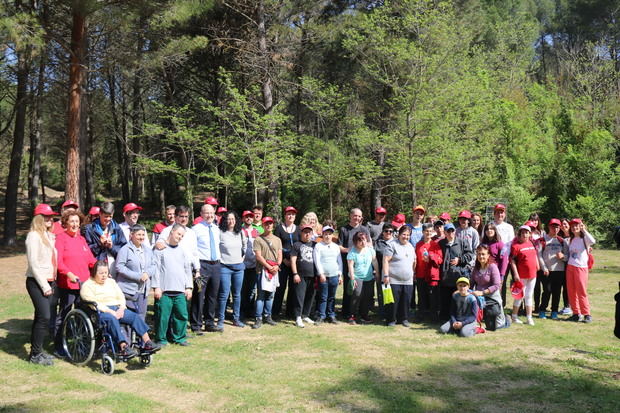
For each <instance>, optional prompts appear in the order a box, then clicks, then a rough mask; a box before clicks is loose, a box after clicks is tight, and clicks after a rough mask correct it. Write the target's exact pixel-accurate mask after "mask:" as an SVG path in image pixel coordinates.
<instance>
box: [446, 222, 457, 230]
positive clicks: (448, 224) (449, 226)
mask: <svg viewBox="0 0 620 413" xmlns="http://www.w3.org/2000/svg"><path fill="white" fill-rule="evenodd" d="M443 230H444V231H450V230H452V231H456V228H454V224H452V223H451V222H448V223H447V224H446V225H444V226H443Z"/></svg>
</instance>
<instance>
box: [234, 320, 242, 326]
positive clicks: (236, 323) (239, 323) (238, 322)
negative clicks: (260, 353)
mask: <svg viewBox="0 0 620 413" xmlns="http://www.w3.org/2000/svg"><path fill="white" fill-rule="evenodd" d="M233 326H235V327H239V328H243V327H245V323H244V322H243V321H240V320H234V321H233Z"/></svg>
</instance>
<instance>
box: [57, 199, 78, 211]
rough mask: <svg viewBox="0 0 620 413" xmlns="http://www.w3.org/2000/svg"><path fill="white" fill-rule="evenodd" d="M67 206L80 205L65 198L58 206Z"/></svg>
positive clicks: (76, 206)
mask: <svg viewBox="0 0 620 413" xmlns="http://www.w3.org/2000/svg"><path fill="white" fill-rule="evenodd" d="M69 206H72V207H74V208H75V209H78V208H79V207H80V206H79V205H78V203H77V202H75V201H71V200H70V199H67V200H66V201H65V202H63V203H62V205H61V206H60V207H61V208H66V207H69Z"/></svg>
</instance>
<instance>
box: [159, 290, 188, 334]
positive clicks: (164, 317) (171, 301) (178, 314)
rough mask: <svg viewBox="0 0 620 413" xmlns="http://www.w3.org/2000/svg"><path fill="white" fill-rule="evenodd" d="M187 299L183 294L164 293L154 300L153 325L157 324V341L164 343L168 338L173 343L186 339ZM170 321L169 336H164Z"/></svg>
mask: <svg viewBox="0 0 620 413" xmlns="http://www.w3.org/2000/svg"><path fill="white" fill-rule="evenodd" d="M187 320H188V315H187V299H186V298H185V294H183V293H179V294H174V295H168V294H166V293H164V294H163V295H162V296H161V298H160V299H159V300H155V325H156V326H157V334H156V337H157V339H156V340H157V341H158V342H160V343H165V342H167V341H168V338H169V339H170V341H172V342H173V343H182V342H184V341H185V340H186V335H187V333H186V326H187ZM169 323H172V325H171V327H172V328H171V329H170V337H166V333H167V332H168V324H169Z"/></svg>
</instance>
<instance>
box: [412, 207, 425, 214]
mask: <svg viewBox="0 0 620 413" xmlns="http://www.w3.org/2000/svg"><path fill="white" fill-rule="evenodd" d="M416 211H422V213H423V214H426V209H424V207H423V206H422V205H416V207H415V208H413V212H416Z"/></svg>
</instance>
